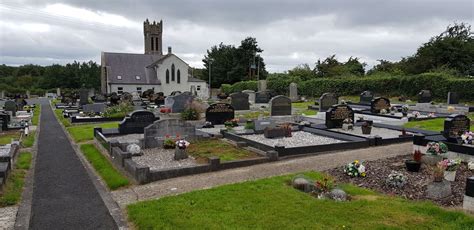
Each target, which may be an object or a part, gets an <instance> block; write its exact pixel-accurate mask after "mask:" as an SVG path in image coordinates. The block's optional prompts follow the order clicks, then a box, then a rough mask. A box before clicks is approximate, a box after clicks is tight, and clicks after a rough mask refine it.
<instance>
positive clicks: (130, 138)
mask: <svg viewBox="0 0 474 230" xmlns="http://www.w3.org/2000/svg"><path fill="white" fill-rule="evenodd" d="M143 138H145V135H144V134H143V133H141V134H128V135H123V136H114V137H107V139H109V140H117V141H118V142H120V143H138V142H139V141H138V140H139V139H143Z"/></svg>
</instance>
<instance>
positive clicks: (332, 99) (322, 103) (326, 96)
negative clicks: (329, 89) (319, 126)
mask: <svg viewBox="0 0 474 230" xmlns="http://www.w3.org/2000/svg"><path fill="white" fill-rule="evenodd" d="M337 103H338V99H337V97H336V95H335V94H333V93H323V95H321V97H320V98H319V112H326V110H328V109H329V108H331V106H333V105H336V104H337Z"/></svg>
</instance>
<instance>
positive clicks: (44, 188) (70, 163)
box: [30, 103, 117, 229]
mask: <svg viewBox="0 0 474 230" xmlns="http://www.w3.org/2000/svg"><path fill="white" fill-rule="evenodd" d="M40 126H41V127H40V128H41V131H40V134H39V139H38V152H37V161H36V166H35V174H34V187H33V201H32V207H31V220H30V229H117V226H116V224H115V222H114V220H113V218H112V217H111V215H110V214H109V211H108V209H107V207H106V206H105V204H104V202H103V201H102V199H101V197H100V195H99V193H98V192H97V190H96V188H95V187H94V184H93V183H92V181H91V179H90V177H89V175H88V174H87V172H86V169H85V168H84V166H83V165H82V163H81V161H80V159H79V158H78V157H77V156H76V154H75V152H74V149H73V148H72V146H71V143H70V142H69V140H68V138H67V137H66V134H65V133H64V131H63V129H62V128H61V126H60V124H59V123H58V121H57V120H56V118H55V116H54V114H53V111H52V109H51V107H50V106H49V104H46V103H43V105H42V107H41V123H40Z"/></svg>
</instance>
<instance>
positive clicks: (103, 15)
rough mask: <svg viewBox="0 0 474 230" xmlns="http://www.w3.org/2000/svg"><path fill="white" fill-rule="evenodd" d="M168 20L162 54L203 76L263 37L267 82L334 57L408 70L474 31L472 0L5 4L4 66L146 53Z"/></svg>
mask: <svg viewBox="0 0 474 230" xmlns="http://www.w3.org/2000/svg"><path fill="white" fill-rule="evenodd" d="M147 18H148V19H149V20H150V21H153V20H156V21H159V20H163V50H164V51H165V52H166V49H167V48H166V47H168V46H171V47H172V49H173V53H175V54H177V55H178V56H179V57H181V58H182V59H183V60H185V61H186V62H187V63H188V64H189V65H190V66H192V67H197V68H200V67H202V66H203V63H202V59H203V57H204V55H205V54H206V51H207V50H208V49H210V47H211V46H213V45H218V44H219V43H221V42H222V43H224V44H233V45H235V46H238V45H239V44H240V41H242V40H243V39H244V38H246V37H248V36H251V37H255V38H256V39H257V41H258V44H259V46H260V47H261V48H262V49H263V50H264V51H263V52H262V53H261V56H262V57H263V58H264V60H265V63H266V66H267V70H268V71H269V72H283V71H286V70H289V69H292V68H294V67H295V66H297V65H299V64H303V63H308V64H309V65H310V66H311V67H312V68H313V67H314V63H315V62H316V61H317V60H318V59H324V58H326V57H328V56H330V55H333V54H336V57H337V58H338V59H339V61H346V60H347V59H348V58H349V57H351V56H353V57H359V58H360V59H361V61H363V62H365V63H367V64H368V68H370V67H371V66H373V65H374V64H376V63H377V60H380V59H384V60H390V61H397V60H400V59H401V58H402V57H406V56H410V55H413V54H414V53H415V52H416V49H417V48H418V47H419V46H420V45H422V44H423V43H425V42H427V41H429V39H430V38H431V37H433V36H435V35H438V34H440V33H441V32H443V31H444V30H445V29H446V27H447V26H448V25H450V24H453V23H454V22H467V23H469V24H471V25H474V1H472V0H397V1H394V0H384V1H382V0H357V1H354V0H344V1H343V0H325V1H320V0H285V1H283V0H252V1H250V0H238V1H237V0H232V1H229V0H220V1H219V0H213V1H211V0H199V1H196V0H194V1H193V0H175V1H157V0H136V1H131V0H130V1H129V0H99V1H97V0H64V1H55V0H14V1H10V0H1V1H0V64H7V65H15V66H17V65H23V64H29V63H32V64H39V65H49V64H53V63H58V64H65V63H68V62H73V61H74V60H77V61H81V62H82V61H89V60H93V61H95V62H98V63H100V53H101V52H102V51H106V52H127V53H143V52H144V50H143V47H144V45H143V42H144V41H143V21H144V20H145V19H147Z"/></svg>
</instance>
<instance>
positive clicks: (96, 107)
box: [82, 103, 107, 113]
mask: <svg viewBox="0 0 474 230" xmlns="http://www.w3.org/2000/svg"><path fill="white" fill-rule="evenodd" d="M106 108H107V105H106V104H104V103H94V104H86V105H83V106H82V111H84V112H86V113H89V112H92V113H103V112H105V109H106Z"/></svg>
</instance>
